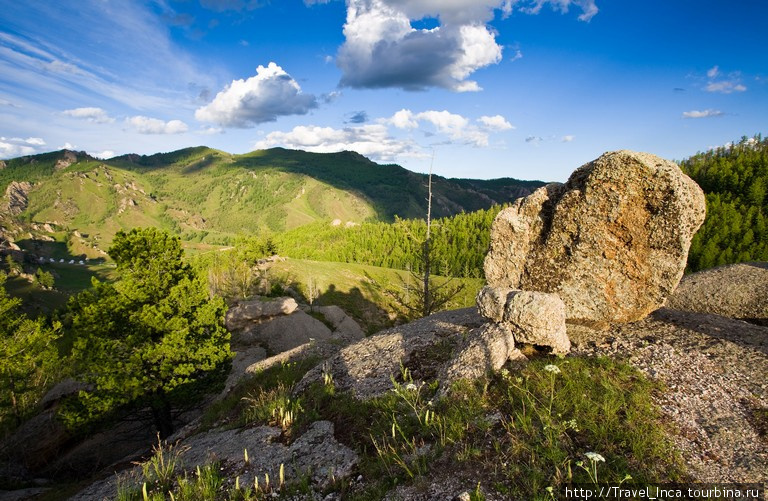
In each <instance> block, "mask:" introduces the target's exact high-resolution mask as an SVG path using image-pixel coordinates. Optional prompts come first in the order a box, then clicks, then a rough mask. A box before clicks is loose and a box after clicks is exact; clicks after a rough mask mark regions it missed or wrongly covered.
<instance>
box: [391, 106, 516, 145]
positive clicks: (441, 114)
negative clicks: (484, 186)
mask: <svg viewBox="0 0 768 501" xmlns="http://www.w3.org/2000/svg"><path fill="white" fill-rule="evenodd" d="M381 122H383V123H387V124H390V125H393V126H394V127H397V128H398V129H416V128H418V127H419V124H420V123H424V122H426V123H428V124H431V125H432V126H433V127H434V128H435V130H436V132H437V133H439V134H443V135H445V136H447V137H448V138H449V140H450V141H451V142H459V143H463V144H470V145H473V146H478V147H484V146H488V144H489V133H490V132H500V131H503V130H509V129H513V128H514V127H513V126H512V124H510V123H509V122H508V121H507V120H506V119H505V118H504V117H503V116H501V115H496V116H493V117H490V116H482V117H480V118H478V119H477V123H478V124H479V125H476V124H473V123H471V121H470V120H469V119H468V118H466V117H464V116H462V115H458V114H456V113H451V112H449V111H447V110H442V111H436V110H428V111H422V112H419V113H414V112H412V111H411V110H408V109H403V110H400V111H398V112H397V113H395V114H394V115H392V116H391V117H390V118H387V119H383V120H381Z"/></svg>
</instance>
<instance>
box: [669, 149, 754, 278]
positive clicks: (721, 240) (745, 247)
mask: <svg viewBox="0 0 768 501" xmlns="http://www.w3.org/2000/svg"><path fill="white" fill-rule="evenodd" d="M681 167H682V168H683V170H684V171H685V172H686V173H687V174H688V175H690V176H691V177H692V178H693V179H694V180H695V181H696V182H697V183H699V185H700V186H701V187H702V189H703V190H704V192H705V194H706V199H707V217H706V219H705V221H704V224H703V225H702V227H701V229H700V230H699V231H698V233H697V234H696V235H695V236H694V238H693V241H692V242H691V248H690V250H689V252H688V271H698V270H702V269H706V268H711V267H713V266H720V265H723V264H730V263H737V262H744V261H766V260H768V228H766V215H767V210H768V208H767V207H766V202H768V200H766V187H767V186H768V141H766V140H765V139H762V137H761V136H759V135H757V136H755V137H753V138H747V137H743V138H742V139H741V141H740V142H739V143H736V144H731V145H728V146H724V147H720V148H715V149H713V150H710V151H707V152H705V153H698V154H696V155H694V156H692V157H691V158H689V159H687V160H684V161H683V162H682V163H681Z"/></svg>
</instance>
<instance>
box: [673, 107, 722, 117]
mask: <svg viewBox="0 0 768 501" xmlns="http://www.w3.org/2000/svg"><path fill="white" fill-rule="evenodd" d="M723 115H725V113H723V112H722V111H720V110H712V109H710V110H691V111H684V112H683V118H712V117H721V116H723Z"/></svg>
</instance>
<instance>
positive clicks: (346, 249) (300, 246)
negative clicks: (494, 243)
mask: <svg viewBox="0 0 768 501" xmlns="http://www.w3.org/2000/svg"><path fill="white" fill-rule="evenodd" d="M501 208H502V206H498V205H497V206H493V207H491V208H490V209H480V210H477V211H475V212H470V213H462V214H457V215H455V216H453V217H446V218H440V219H436V220H433V221H432V245H431V249H432V262H433V263H434V264H433V267H435V270H434V271H436V272H438V273H440V274H441V275H444V276H453V277H466V278H480V277H482V276H483V260H484V259H485V254H486V252H488V244H489V239H490V235H491V224H492V223H493V219H494V218H495V217H496V214H498V213H499V211H500V210H501ZM426 227H427V225H426V221H425V220H424V219H399V218H398V219H397V220H396V221H395V222H394V223H392V224H387V223H363V224H361V225H356V226H351V227H345V226H342V225H339V226H330V225H328V224H327V223H325V224H324V223H317V224H313V225H309V226H304V227H302V228H297V229H295V230H293V231H289V232H286V233H283V234H280V235H275V236H274V238H273V242H274V245H275V248H276V250H277V252H278V253H280V254H281V255H285V256H290V257H293V258H299V259H313V260H317V261H340V262H345V263H359V264H369V265H373V266H381V267H384V268H397V269H401V270H405V269H408V268H409V267H410V268H411V269H413V270H414V271H416V272H419V271H421V270H420V269H419V266H420V257H419V256H420V254H421V243H422V242H423V241H424V237H425V234H426Z"/></svg>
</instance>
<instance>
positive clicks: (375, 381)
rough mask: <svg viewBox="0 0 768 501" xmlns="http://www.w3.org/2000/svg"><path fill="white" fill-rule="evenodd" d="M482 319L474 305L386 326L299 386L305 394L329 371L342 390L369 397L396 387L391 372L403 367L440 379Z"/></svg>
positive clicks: (425, 378)
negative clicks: (465, 338) (468, 334)
mask: <svg viewBox="0 0 768 501" xmlns="http://www.w3.org/2000/svg"><path fill="white" fill-rule="evenodd" d="M482 324H483V319H482V317H481V316H480V315H478V314H477V310H476V309H475V308H465V309H462V310H454V311H443V312H440V313H435V314H433V315H430V316H428V317H425V318H422V319H419V320H416V321H414V322H411V323H409V324H405V325H400V326H397V327H393V328H391V329H387V330H385V331H382V332H380V333H378V334H375V335H373V336H370V337H367V338H365V339H362V340H360V341H358V342H356V343H353V344H350V345H349V346H346V347H344V348H342V349H341V350H339V352H338V353H337V354H336V355H334V356H333V357H330V358H328V359H327V360H326V361H325V362H323V363H322V364H320V365H318V366H317V367H315V368H313V369H311V370H310V371H309V372H307V374H306V375H305V376H304V378H303V379H302V380H301V381H300V382H299V383H298V384H297V385H296V388H295V390H294V391H295V392H296V393H297V394H300V393H301V392H302V391H304V390H305V389H306V388H307V387H309V386H310V385H311V384H313V383H321V382H322V381H323V376H324V374H329V375H330V376H332V377H333V384H334V386H335V388H336V390H337V391H350V392H351V393H352V394H353V395H354V396H355V397H357V398H359V399H361V400H366V399H369V398H373V397H377V396H380V395H382V394H384V393H386V392H388V391H390V390H392V378H393V377H394V378H396V377H398V376H399V375H400V373H401V370H402V369H404V368H405V369H408V371H409V372H410V374H411V376H412V378H413V380H414V381H431V380H434V379H437V378H438V374H440V373H441V370H442V368H443V366H444V364H446V363H448V362H449V361H450V360H451V358H452V356H453V354H454V350H455V348H456V347H457V346H458V345H459V343H460V342H461V340H462V339H463V338H464V336H465V335H466V334H467V332H468V331H470V330H471V329H473V328H475V327H480V326H481V325H482Z"/></svg>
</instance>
